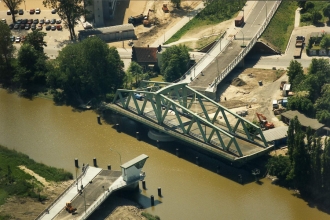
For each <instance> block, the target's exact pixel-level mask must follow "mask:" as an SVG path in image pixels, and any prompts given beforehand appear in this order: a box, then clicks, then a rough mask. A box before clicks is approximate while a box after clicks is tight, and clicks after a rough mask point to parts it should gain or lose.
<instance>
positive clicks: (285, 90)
mask: <svg viewBox="0 0 330 220" xmlns="http://www.w3.org/2000/svg"><path fill="white" fill-rule="evenodd" d="M290 89H291V84H284V85H283V96H284V97H287V96H288V94H289V92H290Z"/></svg>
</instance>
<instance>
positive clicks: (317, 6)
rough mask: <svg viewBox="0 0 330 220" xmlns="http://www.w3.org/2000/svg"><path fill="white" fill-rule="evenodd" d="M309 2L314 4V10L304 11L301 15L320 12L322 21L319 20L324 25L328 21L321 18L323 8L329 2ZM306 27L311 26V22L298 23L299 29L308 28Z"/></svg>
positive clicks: (325, 18)
mask: <svg viewBox="0 0 330 220" xmlns="http://www.w3.org/2000/svg"><path fill="white" fill-rule="evenodd" d="M311 2H313V3H314V8H312V9H308V10H307V11H304V13H302V14H305V13H311V12H312V11H313V10H315V11H318V12H320V13H321V15H322V19H321V20H320V23H324V22H326V21H328V18H327V17H324V16H323V8H325V7H326V6H327V5H328V4H329V3H330V2H328V1H311ZM308 25H313V22H312V21H304V22H302V21H301V22H300V26H301V27H302V26H308Z"/></svg>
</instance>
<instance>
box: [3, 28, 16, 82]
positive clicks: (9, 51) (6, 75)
mask: <svg viewBox="0 0 330 220" xmlns="http://www.w3.org/2000/svg"><path fill="white" fill-rule="evenodd" d="M10 36H11V32H10V29H9V27H8V25H6V24H4V23H2V22H0V80H1V81H2V82H3V81H8V80H9V79H10V78H11V76H10V73H11V59H12V58H13V55H14V51H15V47H14V46H13V42H11V41H10Z"/></svg>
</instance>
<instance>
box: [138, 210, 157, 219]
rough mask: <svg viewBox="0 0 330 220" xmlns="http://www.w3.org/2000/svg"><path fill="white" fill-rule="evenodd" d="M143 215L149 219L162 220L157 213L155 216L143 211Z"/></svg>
mask: <svg viewBox="0 0 330 220" xmlns="http://www.w3.org/2000/svg"><path fill="white" fill-rule="evenodd" d="M141 215H142V216H144V217H146V218H147V219H148V220H160V218H159V216H157V215H155V216H153V215H151V214H149V213H147V212H142V213H141Z"/></svg>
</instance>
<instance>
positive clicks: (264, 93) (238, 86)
mask: <svg viewBox="0 0 330 220" xmlns="http://www.w3.org/2000/svg"><path fill="white" fill-rule="evenodd" d="M278 77H280V78H278ZM283 80H287V75H286V71H284V70H266V69H253V68H247V69H244V70H243V71H242V70H240V71H236V72H233V73H232V74H231V75H229V76H228V78H227V80H226V81H225V82H224V83H222V84H220V85H219V89H218V92H219V94H221V97H220V100H221V101H220V104H221V105H223V106H225V107H226V108H229V109H230V110H232V111H233V112H237V111H242V110H248V115H247V116H245V117H246V119H247V120H249V121H253V120H258V119H257V117H256V112H258V113H262V114H263V115H264V116H266V117H267V120H268V121H269V122H273V123H274V125H275V127H278V126H284V124H283V122H281V121H279V120H278V118H277V117H276V116H275V115H274V112H273V107H272V100H274V99H276V100H278V99H281V98H283V97H282V90H280V83H281V81H283ZM259 81H262V86H259Z"/></svg>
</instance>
